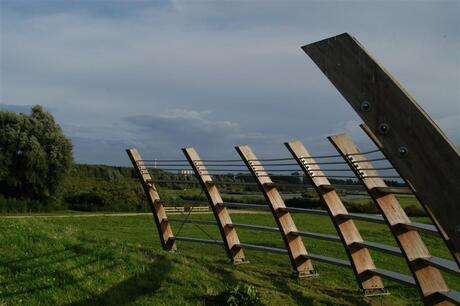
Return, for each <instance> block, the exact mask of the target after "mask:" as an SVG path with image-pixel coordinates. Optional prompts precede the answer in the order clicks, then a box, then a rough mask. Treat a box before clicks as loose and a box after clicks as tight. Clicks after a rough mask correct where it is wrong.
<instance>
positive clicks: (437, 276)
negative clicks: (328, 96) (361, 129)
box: [328, 134, 451, 305]
mask: <svg viewBox="0 0 460 306" xmlns="http://www.w3.org/2000/svg"><path fill="white" fill-rule="evenodd" d="M328 139H329V140H330V141H331V143H332V144H333V145H334V147H335V148H336V149H337V151H338V152H339V153H340V154H341V155H342V157H343V158H344V159H345V160H346V162H347V164H348V165H349V167H350V169H352V170H353V172H354V173H355V174H356V177H357V178H358V179H359V180H360V181H361V182H362V183H363V185H364V187H365V188H366V190H367V191H368V193H369V195H370V196H371V197H372V199H373V200H374V202H375V203H376V204H377V207H378V208H379V210H380V212H381V214H382V216H383V217H384V219H385V221H386V223H387V224H388V226H389V228H390V231H391V233H392V234H393V236H394V237H395V239H396V241H397V243H398V245H399V247H400V249H401V252H402V254H403V255H404V257H405V259H406V261H407V264H408V266H409V269H410V271H411V272H412V275H413V276H414V278H415V281H416V284H417V287H418V289H419V291H420V295H421V296H422V298H423V300H424V302H425V303H426V304H439V305H441V304H442V305H444V304H445V305H451V304H450V302H449V301H447V300H446V299H444V300H442V301H441V302H439V301H438V296H439V295H440V294H441V293H446V292H447V291H449V288H448V287H447V284H446V282H445V281H444V278H443V277H442V275H441V272H440V271H439V270H438V269H437V268H435V267H433V266H432V265H430V264H429V263H428V262H426V261H425V260H424V259H425V258H430V257H431V254H430V252H429V251H428V248H427V247H426V245H425V243H424V242H423V240H422V238H421V237H420V235H419V233H418V232H417V231H416V230H414V229H410V228H407V227H405V226H404V225H407V224H410V223H411V221H410V219H409V217H408V216H407V215H406V213H405V212H404V210H403V208H402V207H401V205H400V204H399V202H398V200H397V199H396V197H395V196H394V194H392V193H390V192H388V193H385V194H382V193H381V192H373V191H372V190H374V189H375V188H379V187H387V185H386V184H385V182H384V180H383V179H382V178H380V177H378V176H379V174H378V172H377V171H376V170H374V169H373V166H372V164H371V163H370V162H369V161H368V160H367V158H366V156H365V155H362V154H360V151H359V149H358V147H357V146H356V145H355V144H354V143H353V141H352V140H351V139H350V138H349V137H348V136H347V135H346V134H339V135H335V136H331V137H328ZM356 162H358V163H356ZM435 301H436V302H435ZM438 302H439V303H438Z"/></svg>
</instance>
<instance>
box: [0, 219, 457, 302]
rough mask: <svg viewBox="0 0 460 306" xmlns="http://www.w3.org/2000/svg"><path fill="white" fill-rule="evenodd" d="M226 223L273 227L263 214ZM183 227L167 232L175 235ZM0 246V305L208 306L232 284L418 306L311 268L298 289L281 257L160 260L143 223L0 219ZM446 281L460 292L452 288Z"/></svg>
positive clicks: (251, 237) (314, 246)
mask: <svg viewBox="0 0 460 306" xmlns="http://www.w3.org/2000/svg"><path fill="white" fill-rule="evenodd" d="M190 217H191V218H196V219H203V220H211V219H212V218H213V217H212V215H211V214H202V215H192V216H190ZM293 217H294V219H295V221H296V224H297V227H298V228H299V229H301V230H309V231H317V232H322V233H334V234H335V230H334V228H333V227H332V225H331V223H330V221H329V219H328V218H327V217H322V216H309V215H300V214H294V215H293ZM232 218H233V220H234V222H239V223H251V224H260V225H271V226H275V224H274V221H273V219H272V217H271V215H270V214H257V215H254V214H251V215H244V214H233V215H232ZM415 220H416V221H419V222H421V221H426V219H423V218H422V219H420V218H419V219H416V218H414V221H415ZM357 225H358V227H359V228H360V230H361V233H362V235H363V236H364V239H365V240H370V241H377V242H383V243H387V244H391V245H395V242H394V240H393V238H392V237H391V236H390V235H389V234H388V230H387V229H386V228H385V227H384V226H383V225H378V224H369V223H361V222H358V223H357ZM180 226H181V225H180V224H179V223H178V222H173V223H172V227H173V230H174V231H175V233H177V232H178V230H179V228H180ZM203 230H204V231H203ZM205 232H206V233H205ZM238 234H239V236H240V239H241V241H243V242H246V243H257V244H263V245H270V246H276V247H282V242H281V237H280V236H279V235H278V234H277V233H267V232H255V231H250V230H242V229H239V230H238ZM180 235H184V236H185V235H186V236H194V237H202V238H210V237H211V238H213V239H220V237H219V233H218V231H217V229H216V228H215V227H214V226H206V225H201V228H198V227H197V226H195V225H193V224H185V225H184V226H183V227H182V229H181V232H180ZM424 240H425V242H426V243H427V245H428V246H429V248H430V250H431V251H432V253H433V254H434V255H436V256H441V257H445V258H450V256H449V252H448V251H447V249H446V248H445V247H444V244H443V242H442V241H441V239H438V238H436V237H424ZM0 242H1V244H0V305H52V304H57V305H128V304H135V305H213V304H215V302H216V296H217V295H218V294H219V293H221V292H222V291H223V290H225V288H227V287H228V286H230V285H233V284H235V283H237V282H244V283H247V284H250V285H253V286H255V287H256V288H257V289H258V290H259V292H260V294H261V297H262V301H263V302H264V304H266V305H357V304H360V305H366V304H372V305H414V304H420V305H421V304H422V303H421V300H420V299H419V297H418V294H417V291H416V289H414V288H411V287H408V286H404V285H401V284H398V283H394V282H391V281H388V280H384V282H385V285H386V287H387V289H388V290H389V291H390V292H391V295H390V296H387V297H375V298H363V297H362V296H361V295H360V293H359V291H358V287H357V285H356V283H355V279H354V276H353V273H352V271H351V270H350V269H347V268H341V267H336V266H331V265H327V264H323V263H318V262H314V266H315V268H316V269H317V270H318V272H319V274H320V276H319V277H318V278H315V279H303V280H297V279H295V278H292V277H291V267H290V264H289V260H288V258H287V256H286V255H279V254H269V253H264V252H257V251H248V250H247V251H245V253H246V257H247V259H248V260H249V261H250V263H249V264H244V265H238V266H234V265H232V264H230V263H229V262H228V260H227V258H226V254H225V252H224V250H223V249H222V247H221V246H214V245H202V244H196V243H188V242H181V241H178V243H177V244H178V252H176V253H167V252H164V251H162V250H161V247H160V245H159V243H158V234H157V232H156V229H155V227H154V226H153V224H152V219H151V217H150V216H133V217H77V218H52V217H49V218H26V219H5V218H0ZM304 242H305V244H306V246H307V248H308V250H309V251H310V252H311V253H315V254H322V255H328V256H334V257H338V258H344V259H345V258H346V255H345V252H344V251H343V249H342V247H341V245H340V244H339V243H334V242H326V241H320V240H314V239H305V238H304ZM372 255H373V257H374V260H375V262H376V264H377V266H379V267H382V268H386V269H392V270H396V271H399V272H403V273H408V271H407V268H406V267H405V263H404V260H403V259H402V258H400V257H395V256H391V255H385V254H381V253H378V252H372ZM445 277H446V280H447V281H448V284H449V285H450V287H451V288H453V289H455V290H460V282H459V280H458V278H454V277H452V276H450V275H445Z"/></svg>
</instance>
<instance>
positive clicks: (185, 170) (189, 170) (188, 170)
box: [179, 169, 193, 175]
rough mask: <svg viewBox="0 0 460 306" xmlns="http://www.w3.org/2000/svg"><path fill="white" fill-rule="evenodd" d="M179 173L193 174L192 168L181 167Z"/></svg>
mask: <svg viewBox="0 0 460 306" xmlns="http://www.w3.org/2000/svg"><path fill="white" fill-rule="evenodd" d="M179 174H182V175H192V174H193V170H191V169H182V170H180V171H179Z"/></svg>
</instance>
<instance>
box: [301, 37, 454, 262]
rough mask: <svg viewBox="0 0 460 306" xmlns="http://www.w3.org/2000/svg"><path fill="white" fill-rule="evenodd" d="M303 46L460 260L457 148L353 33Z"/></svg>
mask: <svg viewBox="0 0 460 306" xmlns="http://www.w3.org/2000/svg"><path fill="white" fill-rule="evenodd" d="M302 49H303V50H304V51H305V52H306V53H307V54H308V56H310V58H311V59H312V60H313V61H314V62H315V63H316V65H318V67H319V68H320V69H321V71H322V72H323V73H324V74H325V75H326V76H327V77H328V79H329V80H330V81H331V82H332V84H334V86H335V87H336V88H337V89H338V91H339V92H340V93H341V94H342V95H343V96H344V97H345V99H346V100H347V101H348V102H349V103H350V105H351V106H352V107H353V108H354V110H355V111H356V112H357V113H358V115H359V116H360V117H361V118H362V120H363V121H364V122H365V124H366V126H367V130H366V132H367V133H368V134H369V135H370V136H371V138H372V139H373V140H374V142H376V143H377V144H379V147H380V148H381V150H382V152H383V153H384V154H385V156H386V157H387V158H388V160H389V161H391V163H392V164H393V166H394V167H395V169H396V170H397V171H398V172H399V174H400V175H401V177H402V178H403V179H404V180H405V181H406V183H407V185H408V186H411V188H412V189H413V190H414V191H416V192H415V195H416V196H417V198H418V200H419V201H420V203H422V205H424V206H425V208H426V210H427V212H428V213H429V215H430V217H431V218H432V219H433V223H434V224H436V226H437V227H438V229H439V230H440V232H441V234H442V237H443V238H444V240H445V242H446V244H447V246H448V247H449V249H450V251H451V252H452V254H453V255H454V257H455V260H456V261H457V264H460V188H459V182H460V152H459V149H458V148H457V147H456V146H455V145H454V144H453V143H452V142H451V141H450V140H449V139H448V138H447V137H446V135H445V134H444V133H443V132H442V131H441V130H440V129H439V128H438V127H437V125H436V124H435V123H434V121H433V120H432V119H431V118H430V117H429V116H428V115H427V114H426V113H425V111H424V110H423V109H422V108H421V107H420V105H418V103H417V102H416V101H415V99H414V98H413V97H411V96H410V95H409V93H407V92H406V91H405V90H404V88H403V87H402V86H401V85H400V84H399V83H398V82H397V81H396V79H395V78H394V77H393V76H392V75H391V74H390V73H389V72H388V71H386V70H385V68H383V67H382V66H381V65H380V64H379V63H378V62H377V61H376V60H375V59H374V58H372V56H371V55H369V53H368V52H367V51H366V50H365V49H364V48H363V46H361V44H360V43H359V42H358V41H357V40H356V39H354V38H353V37H351V36H350V35H349V34H347V33H344V34H341V35H338V36H335V37H331V38H328V39H325V40H322V41H319V42H315V43H312V44H309V45H306V46H304V47H302ZM421 64H422V63H421Z"/></svg>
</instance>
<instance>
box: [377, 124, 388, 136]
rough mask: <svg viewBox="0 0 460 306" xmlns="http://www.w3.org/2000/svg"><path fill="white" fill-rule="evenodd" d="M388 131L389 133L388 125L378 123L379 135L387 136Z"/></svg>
mask: <svg viewBox="0 0 460 306" xmlns="http://www.w3.org/2000/svg"><path fill="white" fill-rule="evenodd" d="M389 131H390V126H389V125H388V124H386V123H380V125H379V132H380V134H382V135H386V134H388V132H389Z"/></svg>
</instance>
